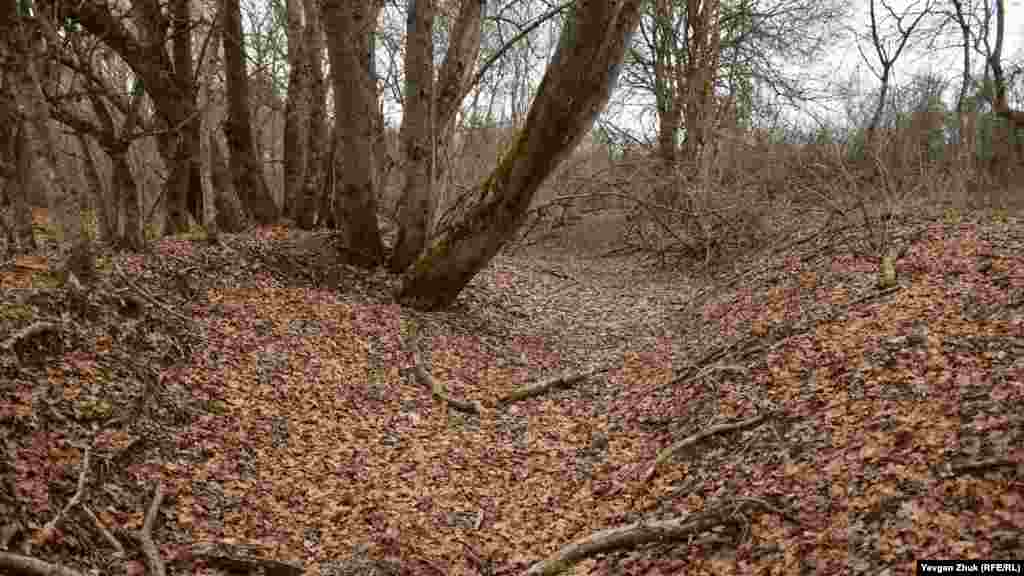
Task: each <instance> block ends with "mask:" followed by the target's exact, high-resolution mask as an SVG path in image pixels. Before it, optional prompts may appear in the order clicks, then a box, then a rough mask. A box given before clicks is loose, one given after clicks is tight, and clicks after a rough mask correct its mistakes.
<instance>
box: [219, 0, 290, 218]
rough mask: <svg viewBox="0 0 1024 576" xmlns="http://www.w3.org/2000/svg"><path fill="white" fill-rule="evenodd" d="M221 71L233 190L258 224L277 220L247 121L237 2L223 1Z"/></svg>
mask: <svg viewBox="0 0 1024 576" xmlns="http://www.w3.org/2000/svg"><path fill="white" fill-rule="evenodd" d="M223 16H224V34H223V39H224V68H225V72H226V76H227V95H228V121H227V122H226V123H225V124H224V136H225V137H226V138H227V141H228V151H229V152H230V154H231V156H230V165H231V174H232V175H233V176H234V182H235V190H236V191H237V192H238V195H239V198H240V199H241V200H242V203H243V205H244V206H245V207H246V209H247V210H248V211H249V212H251V213H252V215H253V217H254V218H255V219H256V221H257V222H259V223H260V224H272V223H274V222H276V221H277V219H278V216H279V212H278V209H277V204H276V203H275V202H274V198H273V197H272V196H271V194H270V189H268V188H267V181H266V179H265V178H264V175H263V163H262V162H261V161H260V158H259V155H258V154H257V152H256V143H255V141H254V140H253V136H252V124H251V123H250V122H249V81H248V76H247V74H246V69H245V45H244V41H243V38H242V16H241V12H240V8H239V1H238V0H224V5H223Z"/></svg>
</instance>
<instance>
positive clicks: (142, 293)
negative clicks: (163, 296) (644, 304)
mask: <svg viewBox="0 0 1024 576" xmlns="http://www.w3.org/2000/svg"><path fill="white" fill-rule="evenodd" d="M114 270H115V271H117V274H118V276H120V277H121V279H122V280H124V282H125V284H127V285H128V286H129V287H130V288H131V289H132V290H135V293H136V294H138V295H139V296H141V297H142V299H143V300H145V301H146V302H149V303H150V304H152V305H154V306H156V307H158V308H160V309H161V310H163V311H164V312H167V313H168V314H170V315H171V316H174V317H175V318H179V319H181V320H184V321H185V322H186V323H188V324H195V323H196V321H195V319H194V318H189V317H188V316H186V315H184V314H182V313H181V312H178V311H177V310H175V309H173V308H171V307H170V306H169V305H167V304H164V303H163V302H161V301H160V300H159V299H157V297H156V296H153V295H152V294H150V293H149V292H147V291H146V290H145V289H144V288H142V287H141V286H139V285H138V284H136V283H134V282H132V280H131V278H129V277H128V275H127V274H125V273H124V271H123V270H121V267H120V266H118V265H117V262H114Z"/></svg>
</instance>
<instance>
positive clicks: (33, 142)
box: [2, 2, 95, 283]
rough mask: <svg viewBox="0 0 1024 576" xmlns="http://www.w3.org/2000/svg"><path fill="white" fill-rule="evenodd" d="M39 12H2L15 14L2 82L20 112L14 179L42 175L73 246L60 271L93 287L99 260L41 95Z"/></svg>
mask: <svg viewBox="0 0 1024 576" xmlns="http://www.w3.org/2000/svg"><path fill="white" fill-rule="evenodd" d="M35 10H37V8H35V9H34V8H33V7H32V4H31V3H30V2H25V3H20V4H18V5H16V6H14V5H7V4H5V5H4V10H3V12H2V13H5V14H6V15H7V16H11V15H13V18H12V19H11V20H7V22H8V25H7V26H8V28H7V30H5V32H8V33H9V34H11V36H10V37H8V38H7V39H6V50H4V52H5V53H6V54H5V56H7V58H6V59H7V60H9V62H10V63H11V64H12V65H13V66H12V67H11V68H9V69H8V70H6V71H5V74H4V76H5V79H4V84H6V85H9V86H10V88H9V91H10V94H11V95H12V96H13V98H12V99H11V101H10V102H11V103H13V104H14V109H15V110H17V111H18V113H16V115H15V121H16V122H17V123H18V126H17V128H16V129H15V130H16V131H15V142H14V143H15V145H16V146H18V147H19V149H18V150H17V151H16V152H15V158H16V160H15V166H16V168H15V170H16V179H17V182H18V184H19V185H22V186H26V187H27V186H28V184H29V183H30V182H31V180H32V178H31V176H30V175H29V174H27V173H26V172H27V171H28V170H32V171H33V172H35V173H36V174H38V180H37V181H38V182H39V184H41V185H42V186H44V187H45V189H46V196H47V198H48V200H49V203H50V207H51V212H52V213H53V214H56V215H58V217H59V220H60V224H61V227H62V230H63V240H64V242H66V243H67V244H69V245H70V248H71V249H70V251H69V254H68V258H67V260H66V261H65V262H64V264H63V265H62V271H63V272H64V273H65V274H73V275H74V277H75V278H77V279H78V280H79V281H82V282H86V283H89V282H91V281H92V279H93V277H94V274H95V256H94V254H93V251H92V243H91V241H90V239H89V237H88V235H86V234H85V230H84V227H83V224H82V210H81V206H82V203H81V198H80V197H79V194H78V190H77V189H76V188H75V187H74V186H69V185H68V184H67V183H66V182H64V181H63V178H62V175H61V173H60V171H59V169H58V161H57V150H56V147H55V144H54V140H53V136H52V134H51V133H50V131H51V121H50V120H51V109H50V106H49V105H48V103H47V101H46V98H45V97H44V95H43V88H42V84H41V80H40V72H39V70H38V68H37V65H38V63H39V62H40V61H41V60H42V58H43V54H44V53H45V50H46V47H45V45H44V44H43V42H45V40H44V39H42V38H43V37H42V35H41V34H39V32H38V28H39V22H38V21H37V19H36V18H35V17H34V16H33V15H32V13H33V12H34V11H35ZM19 113H20V114H19ZM19 116H20V117H19ZM67 277H70V276H67Z"/></svg>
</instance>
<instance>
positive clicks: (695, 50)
mask: <svg viewBox="0 0 1024 576" xmlns="http://www.w3.org/2000/svg"><path fill="white" fill-rule="evenodd" d="M686 10H687V12H686V25H687V27H688V28H689V34H688V36H687V48H688V54H689V58H690V59H689V61H688V62H687V66H686V94H687V98H686V141H685V154H684V156H685V158H686V159H687V160H690V161H694V162H696V163H697V167H698V175H699V176H700V177H701V178H706V177H707V175H708V170H709V168H710V161H711V154H710V153H709V150H710V148H711V146H712V142H711V138H712V130H711V129H712V122H713V120H714V117H715V111H714V105H715V98H714V96H715V74H716V73H717V71H718V60H719V37H718V16H719V0H706V1H701V0H687V2H686Z"/></svg>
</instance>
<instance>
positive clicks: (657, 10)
mask: <svg viewBox="0 0 1024 576" xmlns="http://www.w3.org/2000/svg"><path fill="white" fill-rule="evenodd" d="M673 20H674V19H673V14H672V3H671V2H670V1H669V0H655V2H654V90H655V100H656V101H657V110H658V156H659V158H660V160H661V161H662V162H663V163H665V164H674V163H675V161H676V131H677V130H678V129H679V114H678V113H677V112H676V107H675V103H676V86H675V82H674V80H675V77H676V76H675V70H674V62H673V56H674V54H675V50H674V48H675V28H674V23H673ZM659 202H661V201H660V200H659ZM661 203H664V202H661Z"/></svg>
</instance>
